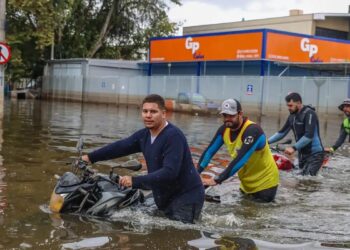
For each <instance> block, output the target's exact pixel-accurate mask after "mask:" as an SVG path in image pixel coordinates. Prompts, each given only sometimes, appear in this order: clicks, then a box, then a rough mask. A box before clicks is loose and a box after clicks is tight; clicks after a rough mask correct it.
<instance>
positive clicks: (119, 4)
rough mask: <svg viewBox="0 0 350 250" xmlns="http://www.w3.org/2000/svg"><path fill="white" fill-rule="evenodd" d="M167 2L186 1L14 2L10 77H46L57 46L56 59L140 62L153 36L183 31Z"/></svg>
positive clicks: (9, 7) (11, 2) (9, 15)
mask: <svg viewBox="0 0 350 250" xmlns="http://www.w3.org/2000/svg"><path fill="white" fill-rule="evenodd" d="M167 3H172V4H180V0H35V1H31V0H8V2H7V13H6V18H7V27H8V29H7V40H8V43H9V44H10V46H11V49H12V55H13V56H12V59H11V61H10V63H9V68H8V75H9V76H10V77H11V80H13V81H15V80H17V79H19V78H23V77H26V78H34V79H35V78H37V77H38V76H41V75H42V72H43V67H44V64H45V61H46V60H48V59H50V53H51V48H52V47H53V46H54V51H55V54H54V57H55V58H56V59H64V58H85V57H87V58H108V59H140V58H142V57H143V56H144V54H145V53H146V51H147V48H148V40H149V38H150V37H153V36H168V35H172V34H174V33H175V31H176V30H177V24H176V23H171V22H170V21H169V19H168V16H167V10H168V4H167Z"/></svg>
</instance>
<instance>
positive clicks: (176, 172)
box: [89, 123, 204, 210]
mask: <svg viewBox="0 0 350 250" xmlns="http://www.w3.org/2000/svg"><path fill="white" fill-rule="evenodd" d="M137 152H142V153H143V155H144V157H145V160H146V164H147V170H148V174H147V175H143V176H136V177H133V178H132V182H133V184H132V185H133V188H141V187H149V188H151V189H152V192H153V196H154V200H155V202H156V204H157V206H158V208H159V209H161V210H164V209H166V208H167V207H168V206H169V205H170V204H172V203H173V202H176V203H177V204H179V203H180V204H203V202H204V189H203V185H202V182H201V179H200V177H199V174H198V173H197V171H196V169H195V167H194V165H193V161H192V157H191V152H190V149H189V146H188V144H187V141H186V138H185V136H184V135H183V133H182V132H181V131H180V130H179V129H178V128H177V127H175V126H174V125H172V124H170V123H169V124H168V125H167V126H166V127H165V128H164V129H163V130H162V131H161V132H160V133H159V135H158V136H157V137H156V139H155V141H154V142H153V143H152V144H151V134H150V131H149V129H147V128H144V129H141V130H139V131H137V132H136V133H134V134H133V135H131V136H130V137H128V138H126V139H123V140H120V141H117V142H114V143H112V144H110V145H107V146H105V147H103V148H101V149H98V150H96V151H94V152H91V153H89V159H90V161H91V162H92V163H94V162H97V161H103V160H109V159H113V158H117V157H121V156H125V155H129V154H133V153H137Z"/></svg>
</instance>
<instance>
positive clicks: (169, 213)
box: [164, 204, 203, 224]
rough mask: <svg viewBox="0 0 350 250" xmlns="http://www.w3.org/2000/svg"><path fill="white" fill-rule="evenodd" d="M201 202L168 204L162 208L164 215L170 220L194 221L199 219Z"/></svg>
mask: <svg viewBox="0 0 350 250" xmlns="http://www.w3.org/2000/svg"><path fill="white" fill-rule="evenodd" d="M202 207H203V204H185V205H176V206H169V207H168V208H167V209H165V210H164V215H165V216H166V217H167V218H169V219H170V220H177V221H181V222H183V223H192V224H193V223H194V222H195V221H196V220H198V219H199V216H200V214H201V211H202Z"/></svg>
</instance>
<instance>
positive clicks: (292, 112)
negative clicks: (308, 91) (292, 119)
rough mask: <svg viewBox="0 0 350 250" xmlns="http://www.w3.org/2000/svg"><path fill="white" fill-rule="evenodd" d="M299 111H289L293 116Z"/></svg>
mask: <svg viewBox="0 0 350 250" xmlns="http://www.w3.org/2000/svg"><path fill="white" fill-rule="evenodd" d="M298 111H299V109H298V108H296V109H295V110H293V111H289V113H290V114H291V115H294V114H296V113H298Z"/></svg>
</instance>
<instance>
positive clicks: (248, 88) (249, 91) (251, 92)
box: [246, 84, 253, 95]
mask: <svg viewBox="0 0 350 250" xmlns="http://www.w3.org/2000/svg"><path fill="white" fill-rule="evenodd" d="M246 94H247V95H252V94H253V84H248V85H247V92H246Z"/></svg>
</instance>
